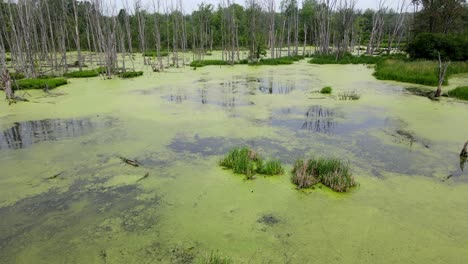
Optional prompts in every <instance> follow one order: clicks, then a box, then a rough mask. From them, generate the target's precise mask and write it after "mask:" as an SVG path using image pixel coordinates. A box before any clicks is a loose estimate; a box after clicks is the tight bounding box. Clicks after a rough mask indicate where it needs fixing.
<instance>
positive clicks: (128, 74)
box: [119, 71, 143, 79]
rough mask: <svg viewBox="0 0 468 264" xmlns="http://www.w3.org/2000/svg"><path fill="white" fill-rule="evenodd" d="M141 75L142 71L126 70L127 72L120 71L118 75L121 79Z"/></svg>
mask: <svg viewBox="0 0 468 264" xmlns="http://www.w3.org/2000/svg"><path fill="white" fill-rule="evenodd" d="M142 75H143V72H142V71H128V72H122V73H120V74H119V77H120V78H123V79H128V78H135V77H138V76H142Z"/></svg>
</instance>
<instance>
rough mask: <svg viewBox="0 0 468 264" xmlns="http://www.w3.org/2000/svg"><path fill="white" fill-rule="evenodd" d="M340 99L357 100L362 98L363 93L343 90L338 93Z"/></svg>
mask: <svg viewBox="0 0 468 264" xmlns="http://www.w3.org/2000/svg"><path fill="white" fill-rule="evenodd" d="M338 99H340V100H343V101H347V100H351V101H356V100H359V99H361V95H360V94H358V93H357V92H356V91H348V92H342V93H340V94H338Z"/></svg>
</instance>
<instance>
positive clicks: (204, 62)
mask: <svg viewBox="0 0 468 264" xmlns="http://www.w3.org/2000/svg"><path fill="white" fill-rule="evenodd" d="M208 65H229V63H228V62H227V61H224V60H195V61H192V62H191V63H190V67H205V66H208Z"/></svg>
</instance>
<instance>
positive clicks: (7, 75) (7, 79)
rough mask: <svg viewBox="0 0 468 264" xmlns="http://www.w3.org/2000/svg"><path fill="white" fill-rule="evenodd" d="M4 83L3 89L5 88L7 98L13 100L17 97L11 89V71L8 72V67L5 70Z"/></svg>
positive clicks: (3, 74)
mask: <svg viewBox="0 0 468 264" xmlns="http://www.w3.org/2000/svg"><path fill="white" fill-rule="evenodd" d="M2 83H3V89H4V90H5V94H6V98H7V99H8V101H9V102H11V101H12V100H13V99H14V98H15V96H14V94H13V90H12V89H11V79H10V73H9V72H8V70H7V69H5V70H3V73H2Z"/></svg>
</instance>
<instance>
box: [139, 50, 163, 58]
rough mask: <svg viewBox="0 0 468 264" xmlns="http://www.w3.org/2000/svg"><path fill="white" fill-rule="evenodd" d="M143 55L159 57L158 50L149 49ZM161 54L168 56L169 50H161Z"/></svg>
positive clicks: (161, 55)
mask: <svg viewBox="0 0 468 264" xmlns="http://www.w3.org/2000/svg"><path fill="white" fill-rule="evenodd" d="M143 56H145V57H157V56H158V52H157V51H147V52H145V53H143ZM159 56H160V57H167V56H169V52H167V51H160V52H159Z"/></svg>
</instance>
